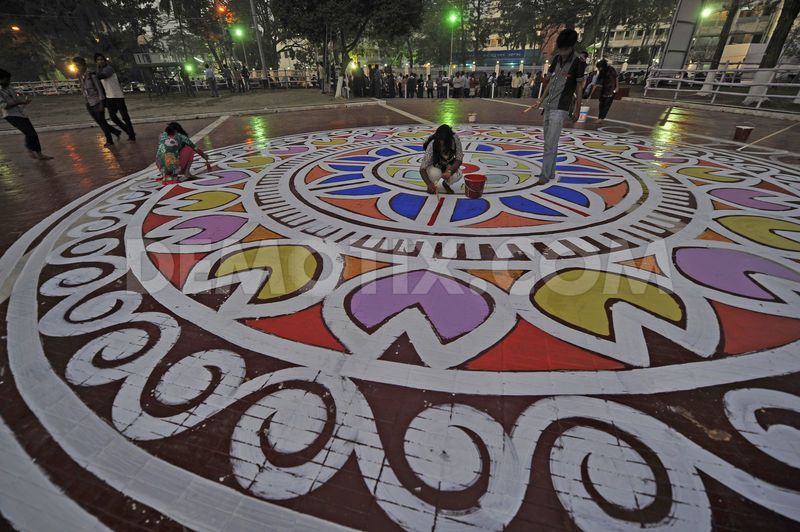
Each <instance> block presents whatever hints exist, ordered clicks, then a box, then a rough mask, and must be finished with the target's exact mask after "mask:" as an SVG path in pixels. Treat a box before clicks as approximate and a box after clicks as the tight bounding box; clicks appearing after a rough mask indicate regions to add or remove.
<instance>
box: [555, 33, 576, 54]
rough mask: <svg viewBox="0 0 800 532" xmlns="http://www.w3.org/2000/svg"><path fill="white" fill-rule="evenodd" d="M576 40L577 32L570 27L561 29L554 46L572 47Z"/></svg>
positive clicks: (561, 48)
mask: <svg viewBox="0 0 800 532" xmlns="http://www.w3.org/2000/svg"><path fill="white" fill-rule="evenodd" d="M577 42H578V32H577V31H575V30H573V29H572V28H567V29H564V30H561V33H559V34H558V38H556V48H558V49H560V50H563V49H565V48H572V47H573V46H575V44H576V43H577Z"/></svg>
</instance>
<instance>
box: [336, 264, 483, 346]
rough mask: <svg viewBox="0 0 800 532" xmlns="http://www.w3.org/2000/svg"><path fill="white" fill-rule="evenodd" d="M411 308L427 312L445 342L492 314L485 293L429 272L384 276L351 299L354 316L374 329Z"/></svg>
mask: <svg viewBox="0 0 800 532" xmlns="http://www.w3.org/2000/svg"><path fill="white" fill-rule="evenodd" d="M411 307H418V308H419V309H420V310H421V311H422V312H423V313H424V314H425V316H426V317H427V318H428V321H430V322H431V325H432V326H433V328H434V330H435V331H436V333H437V334H438V335H439V338H441V339H442V340H443V341H445V342H448V341H451V340H454V339H456V338H458V337H459V336H462V335H464V334H466V333H468V332H470V331H472V330H473V329H475V328H476V327H478V326H479V325H480V324H481V323H483V322H484V321H486V318H488V317H489V314H490V313H491V309H490V307H489V303H488V302H487V301H486V299H485V298H484V297H483V295H482V294H480V293H479V292H477V291H476V290H474V289H472V288H470V287H469V286H467V285H465V284H463V283H461V282H459V281H457V280H455V279H453V278H451V277H445V276H444V275H439V274H438V273H433V272H429V271H413V272H404V273H400V274H397V275H392V276H389V277H383V278H381V279H378V280H376V281H372V282H370V283H367V284H365V285H364V286H362V287H360V288H359V289H358V290H357V291H355V292H354V293H353V295H352V297H351V299H350V312H351V315H352V316H353V318H354V319H355V320H356V322H357V323H359V324H360V325H361V326H363V327H365V328H367V329H371V330H374V329H375V328H377V327H378V326H380V325H381V324H383V323H384V322H386V321H388V320H389V319H390V318H392V317H393V316H395V315H397V314H399V313H400V312H402V311H403V310H405V309H407V308H411Z"/></svg>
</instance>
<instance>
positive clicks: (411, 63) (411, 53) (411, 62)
mask: <svg viewBox="0 0 800 532" xmlns="http://www.w3.org/2000/svg"><path fill="white" fill-rule="evenodd" d="M406 48H408V64H409V67H410V68H411V72H413V71H414V50H413V48H411V37H407V38H406Z"/></svg>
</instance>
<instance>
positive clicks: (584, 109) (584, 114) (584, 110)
mask: <svg viewBox="0 0 800 532" xmlns="http://www.w3.org/2000/svg"><path fill="white" fill-rule="evenodd" d="M587 118H589V106H588V105H581V112H580V114H579V115H578V123H579V124H584V123H586V119H587Z"/></svg>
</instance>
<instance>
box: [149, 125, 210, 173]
mask: <svg viewBox="0 0 800 532" xmlns="http://www.w3.org/2000/svg"><path fill="white" fill-rule="evenodd" d="M195 153H197V154H198V155H199V156H200V157H202V158H203V159H205V160H206V168H207V169H208V171H209V172H210V171H211V165H210V164H209V162H208V155H206V154H205V153H204V152H203V150H201V149H200V148H198V147H197V146H195V144H194V142H192V139H190V138H189V135H188V134H187V133H186V131H185V130H184V129H183V127H181V125H180V124H179V123H177V122H170V123H169V124H167V127H166V128H165V129H164V132H163V133H162V134H161V136H160V137H159V138H158V148H157V149H156V166H157V167H158V169H159V170H161V176H162V182H163V183H164V184H165V185H171V184H173V183H177V182H178V180H186V179H192V178H193V177H194V176H193V175H192V173H191V169H192V161H193V160H194V154H195Z"/></svg>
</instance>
